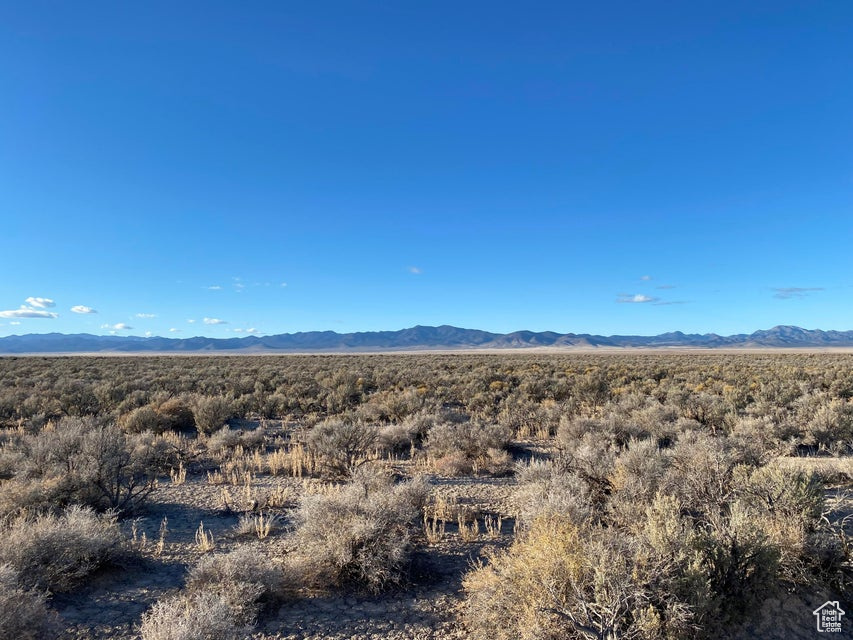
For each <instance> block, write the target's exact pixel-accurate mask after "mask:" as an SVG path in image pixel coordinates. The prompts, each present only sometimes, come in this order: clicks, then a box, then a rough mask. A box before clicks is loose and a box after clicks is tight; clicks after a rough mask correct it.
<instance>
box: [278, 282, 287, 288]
mask: <svg viewBox="0 0 853 640" xmlns="http://www.w3.org/2000/svg"><path fill="white" fill-rule="evenodd" d="M279 286H280V287H286V286H287V283H286V282H282V283H281V284H280V285H279Z"/></svg>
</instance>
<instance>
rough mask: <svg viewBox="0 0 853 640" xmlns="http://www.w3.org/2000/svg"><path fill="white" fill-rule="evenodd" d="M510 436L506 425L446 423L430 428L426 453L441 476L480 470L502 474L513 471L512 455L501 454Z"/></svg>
mask: <svg viewBox="0 0 853 640" xmlns="http://www.w3.org/2000/svg"><path fill="white" fill-rule="evenodd" d="M511 436H512V429H511V427H509V426H507V425H501V424H481V423H478V422H474V421H470V422H457V423H450V422H446V423H442V424H437V425H435V426H434V427H432V429H430V431H429V433H428V434H427V440H426V450H427V454H428V455H429V458H430V461H431V463H432V464H433V466H434V468H435V469H436V470H437V471H438V472H439V473H443V474H446V475H462V474H464V473H470V472H471V471H473V470H474V469H477V470H482V471H487V472H489V473H494V474H502V473H506V472H507V471H508V470H509V469H510V468H511V460H510V458H509V456H508V455H503V453H502V452H504V451H505V450H506V447H507V445H508V444H509V440H510V438H511Z"/></svg>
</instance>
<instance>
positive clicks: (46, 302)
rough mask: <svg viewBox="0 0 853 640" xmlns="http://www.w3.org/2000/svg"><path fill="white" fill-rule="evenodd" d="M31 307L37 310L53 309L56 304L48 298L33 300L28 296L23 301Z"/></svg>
mask: <svg viewBox="0 0 853 640" xmlns="http://www.w3.org/2000/svg"><path fill="white" fill-rule="evenodd" d="M24 302H26V303H27V304H28V305H30V306H31V307H36V308H38V309H49V308H50V307H55V306H56V303H55V302H54V301H53V300H51V299H50V298H34V297H33V296H30V297H29V298H27V299H26V300H24Z"/></svg>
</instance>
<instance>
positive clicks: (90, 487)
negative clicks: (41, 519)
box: [0, 418, 178, 514]
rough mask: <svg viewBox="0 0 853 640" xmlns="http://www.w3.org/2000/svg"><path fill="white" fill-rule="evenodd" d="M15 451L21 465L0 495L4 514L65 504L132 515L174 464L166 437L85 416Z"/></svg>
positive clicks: (45, 431)
mask: <svg viewBox="0 0 853 640" xmlns="http://www.w3.org/2000/svg"><path fill="white" fill-rule="evenodd" d="M16 447H17V449H18V451H19V452H20V453H21V456H22V462H21V464H20V466H19V468H18V469H17V471H16V474H15V476H14V477H13V478H12V479H10V480H8V481H6V482H5V483H4V484H3V489H4V490H3V491H2V492H0V495H2V497H0V513H4V514H9V513H17V512H21V511H22V510H34V511H43V510H48V509H53V508H62V507H65V506H67V505H70V504H82V505H86V506H90V507H93V508H95V509H98V510H107V509H114V510H121V511H132V510H133V509H135V508H137V507H138V506H139V505H140V504H142V503H143V502H144V501H145V499H146V498H147V497H148V495H149V494H150V493H151V491H153V489H154V485H155V482H156V478H157V475H159V474H160V473H164V472H167V471H168V469H169V468H170V467H171V466H177V462H178V459H177V456H176V452H175V449H174V447H173V446H172V445H171V444H169V443H168V442H167V441H166V439H164V438H162V437H158V436H154V435H153V434H152V433H150V432H145V433H140V434H135V435H128V434H125V433H124V432H123V431H122V430H121V429H119V428H118V427H117V426H115V425H113V424H102V423H99V422H98V421H96V420H93V419H90V418H64V419H63V420H61V421H60V422H59V423H58V424H55V425H51V426H50V427H49V428H45V429H43V430H42V431H41V432H39V433H37V434H34V435H26V436H23V437H22V438H20V440H19V441H18V442H17V443H16Z"/></svg>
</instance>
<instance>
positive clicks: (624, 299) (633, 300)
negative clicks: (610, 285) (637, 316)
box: [616, 293, 659, 304]
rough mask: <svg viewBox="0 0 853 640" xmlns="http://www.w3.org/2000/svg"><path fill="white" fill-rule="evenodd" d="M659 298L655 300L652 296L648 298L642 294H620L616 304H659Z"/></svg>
mask: <svg viewBox="0 0 853 640" xmlns="http://www.w3.org/2000/svg"><path fill="white" fill-rule="evenodd" d="M658 300H659V298H654V297H652V296H647V295H644V294H642V293H635V294H630V293H620V294H619V296H618V297H617V298H616V302H618V303H620V304H622V303H626V304H643V303H645V302H657V301H658Z"/></svg>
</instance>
